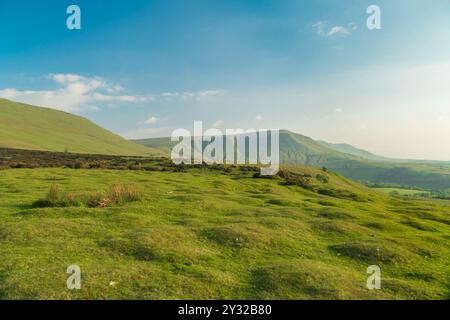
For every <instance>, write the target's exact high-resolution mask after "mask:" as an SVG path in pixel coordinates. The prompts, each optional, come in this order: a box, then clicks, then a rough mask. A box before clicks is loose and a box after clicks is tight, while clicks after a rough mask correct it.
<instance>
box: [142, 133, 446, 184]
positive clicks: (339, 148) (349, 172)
mask: <svg viewBox="0 0 450 320" xmlns="http://www.w3.org/2000/svg"><path fill="white" fill-rule="evenodd" d="M135 142H137V143H140V144H142V145H144V146H147V147H152V148H157V149H159V150H161V151H162V152H166V154H168V153H169V150H170V148H171V146H172V145H173V142H171V141H170V138H155V139H143V140H135ZM280 159H281V162H282V163H284V164H301V165H309V166H316V167H322V166H323V167H327V168H329V169H331V170H333V171H335V172H338V173H340V174H342V175H344V176H346V177H347V178H350V179H353V180H356V181H360V182H365V183H370V184H381V185H385V186H398V187H408V188H419V189H426V190H434V191H448V190H450V164H449V163H448V162H439V161H419V160H401V159H389V158H384V157H380V156H377V155H374V154H372V153H370V152H368V151H365V150H361V149H357V148H354V147H353V146H350V145H343V144H340V145H335V144H330V143H325V142H319V141H316V140H314V139H311V138H309V137H307V136H304V135H300V134H297V133H293V132H290V131H287V130H281V131H280Z"/></svg>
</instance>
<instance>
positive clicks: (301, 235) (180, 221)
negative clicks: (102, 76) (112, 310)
mask: <svg viewBox="0 0 450 320" xmlns="http://www.w3.org/2000/svg"><path fill="white" fill-rule="evenodd" d="M159 166H160V164H155V170H156V171H149V170H147V171H144V170H142V171H132V170H86V169H80V170H72V169H59V168H52V169H9V170H3V171H2V174H1V175H0V195H1V198H2V201H1V202H0V244H1V245H0V299H18V298H36V299H57V298H62V299H104V298H114V299H115V298H123V299H124V298H126V299H182V298H184V299H213V298H224V299H319V298H325V299H446V298H447V299H448V298H449V297H450V288H449V285H448V284H449V280H450V279H449V274H448V270H449V267H450V265H449V264H450V260H449V259H448V258H449V256H450V245H449V240H450V238H449V234H450V219H449V216H448V212H450V204H449V202H445V201H437V200H434V201H432V200H416V199H404V198H402V197H391V196H389V195H385V194H383V193H381V192H377V191H373V190H370V189H368V188H365V187H363V186H361V185H359V184H357V183H354V182H352V181H349V180H347V179H345V178H342V177H340V176H338V175H336V174H333V173H329V172H324V171H322V170H319V169H314V168H309V167H302V166H295V167H289V168H287V170H289V171H286V170H285V171H283V172H291V174H294V176H295V177H297V178H298V179H299V181H301V184H302V186H299V185H287V183H286V182H287V180H285V179H282V178H276V179H259V178H254V177H253V173H252V172H251V171H250V172H249V171H247V170H248V169H247V168H241V169H239V168H230V169H231V170H216V169H220V168H216V169H215V168H213V167H205V168H200V167H199V168H193V169H189V168H184V169H183V170H182V171H183V172H173V171H170V170H169V171H164V170H159V169H157V168H158V167H159ZM168 168H169V167H168ZM173 169H174V170H176V168H173ZM289 181H295V179H293V180H289ZM117 183H121V184H130V185H134V186H135V188H136V189H139V190H140V192H141V196H140V197H139V199H138V200H137V201H133V202H128V203H123V204H114V205H109V206H105V207H103V206H101V207H94V208H90V207H87V206H84V205H82V204H79V205H78V204H77V205H75V204H71V203H68V204H64V206H61V207H34V206H33V204H34V203H35V202H36V200H39V199H43V198H45V197H46V193H47V190H48V189H49V187H50V186H51V185H52V184H53V185H54V184H56V185H59V188H60V189H61V190H62V191H63V192H66V193H67V194H68V195H69V197H72V198H75V197H78V196H79V195H83V194H87V195H89V194H96V193H97V192H98V191H99V190H105V189H108V188H109V187H110V186H112V185H114V184H117ZM72 264H76V265H79V266H80V268H81V272H82V289H81V290H79V291H70V290H68V289H67V288H66V279H67V277H68V275H67V274H66V269H67V267H68V266H69V265H72ZM373 264H377V265H379V266H380V267H381V271H382V283H381V286H382V287H381V290H374V291H370V290H368V289H367V288H366V280H367V277H368V275H367V274H366V269H367V267H368V266H369V265H373Z"/></svg>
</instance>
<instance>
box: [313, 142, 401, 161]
mask: <svg viewBox="0 0 450 320" xmlns="http://www.w3.org/2000/svg"><path fill="white" fill-rule="evenodd" d="M317 142H318V143H320V144H321V145H323V146H324V147H327V148H330V149H333V150H336V151H339V152H343V153H347V154H351V155H354V156H357V157H360V158H363V159H366V160H373V161H396V159H390V158H386V157H380V156H377V155H376V154H373V153H371V152H369V151H366V150H364V149H359V148H356V147H354V146H352V145H350V144H346V143H329V142H326V141H320V140H319V141H317Z"/></svg>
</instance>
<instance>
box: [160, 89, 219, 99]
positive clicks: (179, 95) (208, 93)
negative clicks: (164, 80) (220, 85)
mask: <svg viewBox="0 0 450 320" xmlns="http://www.w3.org/2000/svg"><path fill="white" fill-rule="evenodd" d="M224 93H225V92H224V91H223V90H204V91H183V92H163V93H160V94H155V95H152V96H153V97H154V98H166V99H181V100H188V99H195V100H200V99H202V98H207V97H216V96H221V95H223V94H224Z"/></svg>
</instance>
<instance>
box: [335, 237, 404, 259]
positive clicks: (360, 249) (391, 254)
mask: <svg viewBox="0 0 450 320" xmlns="http://www.w3.org/2000/svg"><path fill="white" fill-rule="evenodd" d="M329 249H330V250H331V251H332V252H334V253H336V254H338V255H342V256H345V257H349V258H352V259H355V260H359V261H364V262H366V263H373V264H377V263H380V262H384V263H403V262H407V261H408V253H407V252H405V251H404V250H402V249H401V248H400V247H398V246H393V245H392V244H391V245H386V244H383V243H373V242H350V243H343V244H337V245H331V246H329Z"/></svg>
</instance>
